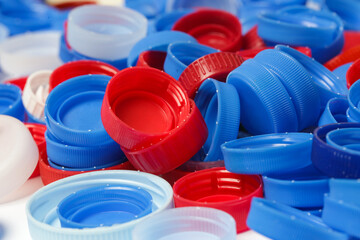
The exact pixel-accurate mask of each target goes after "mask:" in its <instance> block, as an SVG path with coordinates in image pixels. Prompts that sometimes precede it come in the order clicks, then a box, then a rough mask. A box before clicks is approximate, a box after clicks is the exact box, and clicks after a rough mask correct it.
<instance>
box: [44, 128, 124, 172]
mask: <svg viewBox="0 0 360 240" xmlns="http://www.w3.org/2000/svg"><path fill="white" fill-rule="evenodd" d="M45 140H46V152H47V155H48V157H49V158H50V160H51V162H52V163H54V164H56V165H58V166H61V168H63V167H66V168H77V169H78V168H85V169H86V168H90V169H94V168H104V165H106V167H107V165H108V164H111V165H114V163H118V162H119V161H120V162H123V161H124V160H125V155H124V153H123V152H122V151H121V149H120V146H119V144H117V143H116V142H115V141H113V140H110V141H108V142H102V143H100V144H99V145H97V146H87V147H84V146H74V145H69V144H67V143H64V142H62V141H61V140H59V139H57V138H56V137H55V136H54V135H52V134H51V133H50V131H49V130H47V131H46V132H45ZM50 165H51V163H50ZM53 167H54V166H53ZM55 168H56V167H55Z"/></svg>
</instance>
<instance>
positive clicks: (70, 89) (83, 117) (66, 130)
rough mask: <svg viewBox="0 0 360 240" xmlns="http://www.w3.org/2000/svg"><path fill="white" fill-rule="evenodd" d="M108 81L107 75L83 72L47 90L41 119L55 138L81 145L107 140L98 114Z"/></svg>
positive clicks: (108, 137) (107, 137)
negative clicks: (83, 73) (43, 118)
mask: <svg viewBox="0 0 360 240" xmlns="http://www.w3.org/2000/svg"><path fill="white" fill-rule="evenodd" d="M109 80H110V77H109V76H104V75H84V76H79V77H75V78H72V79H71V80H68V81H66V82H64V83H62V84H60V85H59V86H58V87H56V88H55V89H53V90H52V91H51V93H50V94H49V96H48V98H47V101H46V106H45V121H46V125H47V127H48V129H49V130H50V131H51V132H52V133H53V135H54V136H55V137H56V138H58V139H60V140H62V141H64V142H65V143H67V144H71V145H75V146H84V147H88V146H97V145H99V144H101V143H104V142H109V141H110V140H111V138H110V136H109V135H108V134H107V132H106V131H105V129H104V126H103V124H102V122H101V114H100V111H101V104H102V102H103V98H104V94H105V89H106V86H107V84H108V82H109ZM84 82H86V83H87V84H84Z"/></svg>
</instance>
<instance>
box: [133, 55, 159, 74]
mask: <svg viewBox="0 0 360 240" xmlns="http://www.w3.org/2000/svg"><path fill="white" fill-rule="evenodd" d="M165 58H166V52H162V51H145V52H142V53H140V55H139V59H138V61H137V63H136V66H139V67H152V68H156V69H159V70H161V71H163V70H164V62H165Z"/></svg>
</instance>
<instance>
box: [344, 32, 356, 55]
mask: <svg viewBox="0 0 360 240" xmlns="http://www.w3.org/2000/svg"><path fill="white" fill-rule="evenodd" d="M344 38H345V42H344V47H343V49H342V50H343V52H344V51H347V50H349V49H350V48H353V47H355V46H357V45H360V32H359V31H348V30H347V31H344Z"/></svg>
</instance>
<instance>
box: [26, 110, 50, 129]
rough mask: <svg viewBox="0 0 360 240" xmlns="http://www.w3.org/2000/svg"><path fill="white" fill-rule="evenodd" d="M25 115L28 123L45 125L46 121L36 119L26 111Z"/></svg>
mask: <svg viewBox="0 0 360 240" xmlns="http://www.w3.org/2000/svg"><path fill="white" fill-rule="evenodd" d="M25 115H26V118H25V119H26V122H27V123H38V124H42V125H45V124H46V123H45V121H42V120H40V119H38V118H36V117H34V116H33V115H32V114H30V113H29V112H28V111H27V110H26V109H25Z"/></svg>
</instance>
